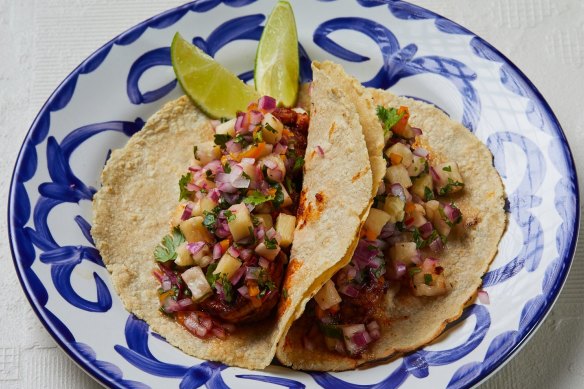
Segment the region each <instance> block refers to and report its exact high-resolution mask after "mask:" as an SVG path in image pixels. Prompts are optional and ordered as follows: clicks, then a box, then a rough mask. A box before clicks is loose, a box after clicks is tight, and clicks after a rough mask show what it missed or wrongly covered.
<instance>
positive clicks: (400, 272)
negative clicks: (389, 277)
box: [393, 261, 407, 279]
mask: <svg viewBox="0 0 584 389" xmlns="http://www.w3.org/2000/svg"><path fill="white" fill-rule="evenodd" d="M406 270H407V269H406V265H405V264H404V263H403V262H399V261H393V274H394V277H395V279H399V278H402V277H403V276H404V274H406Z"/></svg>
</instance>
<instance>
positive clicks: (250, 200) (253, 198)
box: [243, 190, 275, 205]
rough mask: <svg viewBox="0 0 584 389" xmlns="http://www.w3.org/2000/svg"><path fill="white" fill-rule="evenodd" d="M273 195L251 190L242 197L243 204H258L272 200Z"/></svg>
mask: <svg viewBox="0 0 584 389" xmlns="http://www.w3.org/2000/svg"><path fill="white" fill-rule="evenodd" d="M274 198H275V196H271V195H268V196H266V195H263V194H262V193H261V192H258V191H257V190H256V191H253V192H252V193H251V194H250V195H249V196H247V197H246V198H244V199H243V202H244V203H245V204H252V205H260V204H263V203H265V202H267V201H272V200H274Z"/></svg>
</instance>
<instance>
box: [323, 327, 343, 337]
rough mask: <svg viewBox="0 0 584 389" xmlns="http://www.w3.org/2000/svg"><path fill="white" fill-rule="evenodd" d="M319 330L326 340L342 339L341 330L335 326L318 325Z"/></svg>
mask: <svg viewBox="0 0 584 389" xmlns="http://www.w3.org/2000/svg"><path fill="white" fill-rule="evenodd" d="M319 327H320V330H321V331H322V333H323V335H324V336H326V337H327V338H333V339H343V330H342V329H341V327H340V326H338V325H335V324H324V323H319Z"/></svg>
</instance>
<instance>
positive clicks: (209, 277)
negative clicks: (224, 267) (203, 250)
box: [205, 263, 219, 288]
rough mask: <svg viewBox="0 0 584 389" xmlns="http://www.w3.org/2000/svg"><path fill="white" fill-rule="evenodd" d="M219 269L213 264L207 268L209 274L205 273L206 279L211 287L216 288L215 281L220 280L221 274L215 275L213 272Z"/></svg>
mask: <svg viewBox="0 0 584 389" xmlns="http://www.w3.org/2000/svg"><path fill="white" fill-rule="evenodd" d="M215 269H217V264H216V263H212V264H210V265H209V267H207V272H206V273H205V278H206V279H207V282H208V283H209V285H211V287H213V288H214V287H215V281H217V279H218V278H219V274H213V272H214V271H215Z"/></svg>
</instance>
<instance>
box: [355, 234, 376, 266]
mask: <svg viewBox="0 0 584 389" xmlns="http://www.w3.org/2000/svg"><path fill="white" fill-rule="evenodd" d="M370 246H371V244H370V243H369V242H367V241H366V240H364V239H359V243H358V244H357V248H356V249H355V252H354V253H353V259H352V261H354V262H355V264H356V265H357V266H358V267H359V268H361V269H362V268H364V267H366V266H368V265H369V262H370V261H371V259H372V258H374V257H375V256H376V255H377V254H378V253H379V250H377V249H375V250H371V249H370Z"/></svg>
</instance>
